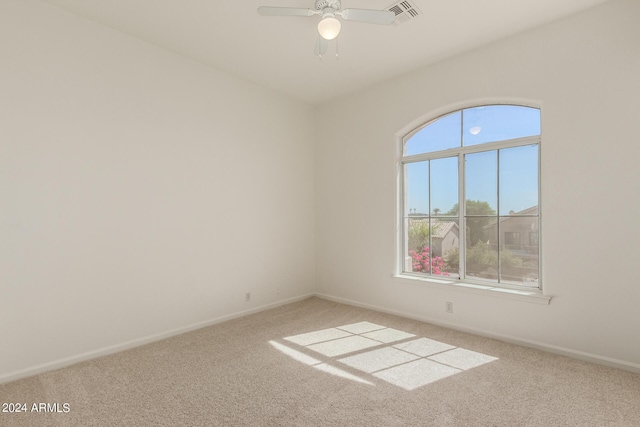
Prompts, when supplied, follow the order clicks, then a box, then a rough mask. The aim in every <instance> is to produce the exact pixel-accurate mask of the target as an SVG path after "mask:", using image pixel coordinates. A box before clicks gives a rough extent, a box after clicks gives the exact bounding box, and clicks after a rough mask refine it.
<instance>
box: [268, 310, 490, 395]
mask: <svg viewBox="0 0 640 427" xmlns="http://www.w3.org/2000/svg"><path fill="white" fill-rule="evenodd" d="M283 339H284V340H285V341H287V342H288V343H291V344H287V345H285V344H282V343H278V342H276V341H269V343H270V344H271V345H272V346H273V347H274V348H276V349H278V350H279V351H281V352H282V353H284V354H286V355H287V356H289V357H291V358H292V359H294V360H296V361H298V362H301V363H304V364H305V365H309V366H312V367H313V368H314V369H318V370H320V371H322V372H326V373H329V374H331V375H335V376H339V377H341V378H346V379H349V380H351V381H356V382H359V383H363V384H368V385H375V384H374V383H373V382H371V381H367V380H366V379H364V378H361V377H360V376H358V375H356V374H354V373H351V372H348V371H346V370H344V369H341V368H339V367H338V366H336V365H344V366H345V367H346V368H347V369H351V370H355V371H359V372H363V373H365V374H367V375H370V378H371V379H372V380H373V379H374V378H376V379H380V380H383V381H386V382H387V383H389V384H393V385H395V386H397V387H400V388H403V389H405V390H415V389H417V388H419V387H423V386H425V385H427V384H431V383H433V382H435V381H438V380H441V379H443V378H447V377H450V376H452V375H455V374H458V373H460V372H463V371H466V370H469V369H473V368H476V367H478V366H481V365H484V364H486V363H490V362H493V361H495V360H498V358H497V357H493V356H490V355H487V354H483V353H479V352H477V351H472V350H468V349H464V348H460V347H456V346H454V345H451V344H447V343H443V342H440V341H436V340H432V339H429V338H425V337H422V338H416V335H414V334H411V333H408V332H404V331H400V330H397V329H393V328H387V327H386V326H382V325H377V324H375V323H371V322H358V323H352V324H349V325H344V326H337V327H335V328H329V329H323V330H319V331H313V332H307V333H304V334H299V335H293V336H289V337H285V338H283ZM292 346H293V347H296V346H298V347H299V348H298V349H296V348H293V347H292ZM307 352H308V353H310V354H307ZM312 355H313V356H312ZM342 356H345V357H342ZM337 357H340V358H337ZM355 371H354V372H355Z"/></svg>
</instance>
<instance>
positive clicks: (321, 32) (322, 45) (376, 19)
mask: <svg viewBox="0 0 640 427" xmlns="http://www.w3.org/2000/svg"><path fill="white" fill-rule="evenodd" d="M341 7H342V4H341V1H340V0H315V9H302V8H295V7H273V6H260V7H259V8H258V13H259V14H260V15H263V16H314V15H320V16H321V17H322V19H321V20H320V22H319V23H318V42H317V43H316V52H315V53H316V55H318V56H320V57H322V55H323V54H324V53H325V52H326V51H327V46H328V41H330V40H334V39H335V38H336V37H338V34H340V28H341V27H342V24H341V23H340V21H339V20H338V19H336V16H340V17H341V18H342V19H344V20H346V21H359V22H367V23H370V24H382V25H390V24H392V23H393V21H395V19H396V15H395V13H393V12H390V11H388V10H371V9H344V10H343V9H341Z"/></svg>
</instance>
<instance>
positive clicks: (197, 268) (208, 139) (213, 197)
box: [0, 0, 315, 382]
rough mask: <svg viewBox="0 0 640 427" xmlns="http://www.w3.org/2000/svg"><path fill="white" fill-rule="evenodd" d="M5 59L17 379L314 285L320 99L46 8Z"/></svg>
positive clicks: (2, 229)
mask: <svg viewBox="0 0 640 427" xmlns="http://www.w3.org/2000/svg"><path fill="white" fill-rule="evenodd" d="M0 58H1V59H0V60H1V63H0V293H1V294H0V338H1V342H0V347H1V348H2V350H1V351H0V382H2V381H3V380H9V379H12V378H16V377H19V376H22V375H25V374H28V373H34V372H36V371H37V370H39V369H46V368H50V367H55V366H58V365H59V364H60V363H64V362H65V361H67V362H68V361H73V360H77V358H78V357H84V356H91V355H94V354H98V353H100V352H101V351H105V349H106V350H109V349H114V348H117V346H120V345H127V343H129V344H131V343H136V342H140V340H144V339H145V338H148V337H154V336H155V337H157V336H158V334H165V333H170V332H171V331H174V332H175V331H176V330H180V329H182V328H188V327H190V326H192V325H197V324H202V323H203V322H205V323H206V322H208V321H211V320H215V319H220V318H224V317H225V316H231V315H234V314H237V313H240V312H243V311H245V310H250V309H257V308H259V307H264V306H268V305H270V304H275V303H278V302H279V301H280V302H281V301H286V300H290V299H292V298H295V297H300V296H303V295H306V294H308V293H310V292H312V291H313V285H314V274H315V271H314V268H315V267H314V186H313V179H314V171H313V167H314V163H313V155H314V151H313V138H312V135H313V123H312V120H311V118H312V117H311V109H310V108H309V107H307V106H305V105H302V104H299V103H297V102H294V101H291V100H288V99H286V98H284V97H281V96H279V95H276V94H274V93H272V92H270V91H268V90H266V89H262V88H259V87H256V86H253V85H251V84H248V83H246V82H243V81H240V80H237V79H235V78H233V77H230V76H227V75H225V74H222V73H220V72H217V71H215V70H213V69H210V68H207V67H204V66H202V65H200V64H198V63H195V62H191V61H189V60H187V59H184V58H181V57H179V56H177V55H174V54H172V53H169V52H167V51H163V50H162V49H159V48H156V47H153V46H151V45H148V44H145V43H144V42H141V41H138V40H136V39H133V38H130V37H128V36H125V35H123V34H120V33H117V32H115V31H112V30H109V29H107V28H105V27H102V26H100V25H97V24H95V23H92V22H90V21H87V20H84V19H80V18H78V17H75V16H73V15H70V14H67V13H65V12H63V11H61V10H59V9H56V8H54V7H51V6H49V5H46V4H42V3H40V2H39V1H35V0H2V2H0ZM245 292H251V293H252V300H251V302H249V303H245ZM112 346H115V347H112Z"/></svg>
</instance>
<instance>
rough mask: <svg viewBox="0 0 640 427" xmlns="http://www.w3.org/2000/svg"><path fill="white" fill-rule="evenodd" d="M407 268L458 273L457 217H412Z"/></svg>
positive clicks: (407, 247)
mask: <svg viewBox="0 0 640 427" xmlns="http://www.w3.org/2000/svg"><path fill="white" fill-rule="evenodd" d="M405 224H406V225H407V244H406V245H405V246H406V253H405V254H404V256H405V271H409V272H416V273H425V274H433V275H435V276H451V275H453V276H455V277H458V275H459V273H458V270H459V268H458V264H459V261H458V253H459V249H458V247H459V242H460V235H459V231H458V220H457V218H446V217H443V218H438V219H436V218H433V217H431V218H428V217H418V216H415V217H409V218H407V220H406V221H405Z"/></svg>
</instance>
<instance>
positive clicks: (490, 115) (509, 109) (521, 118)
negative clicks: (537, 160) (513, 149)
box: [463, 105, 540, 147]
mask: <svg viewBox="0 0 640 427" xmlns="http://www.w3.org/2000/svg"><path fill="white" fill-rule="evenodd" d="M534 135H540V110H539V109H537V108H529V107H520V106H515V105H489V106H484V107H475V108H468V109H466V110H464V111H463V144H464V146H465V147H468V146H471V145H477V144H483V143H485V142H495V141H505V140H508V139H514V138H522V137H525V136H534Z"/></svg>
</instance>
